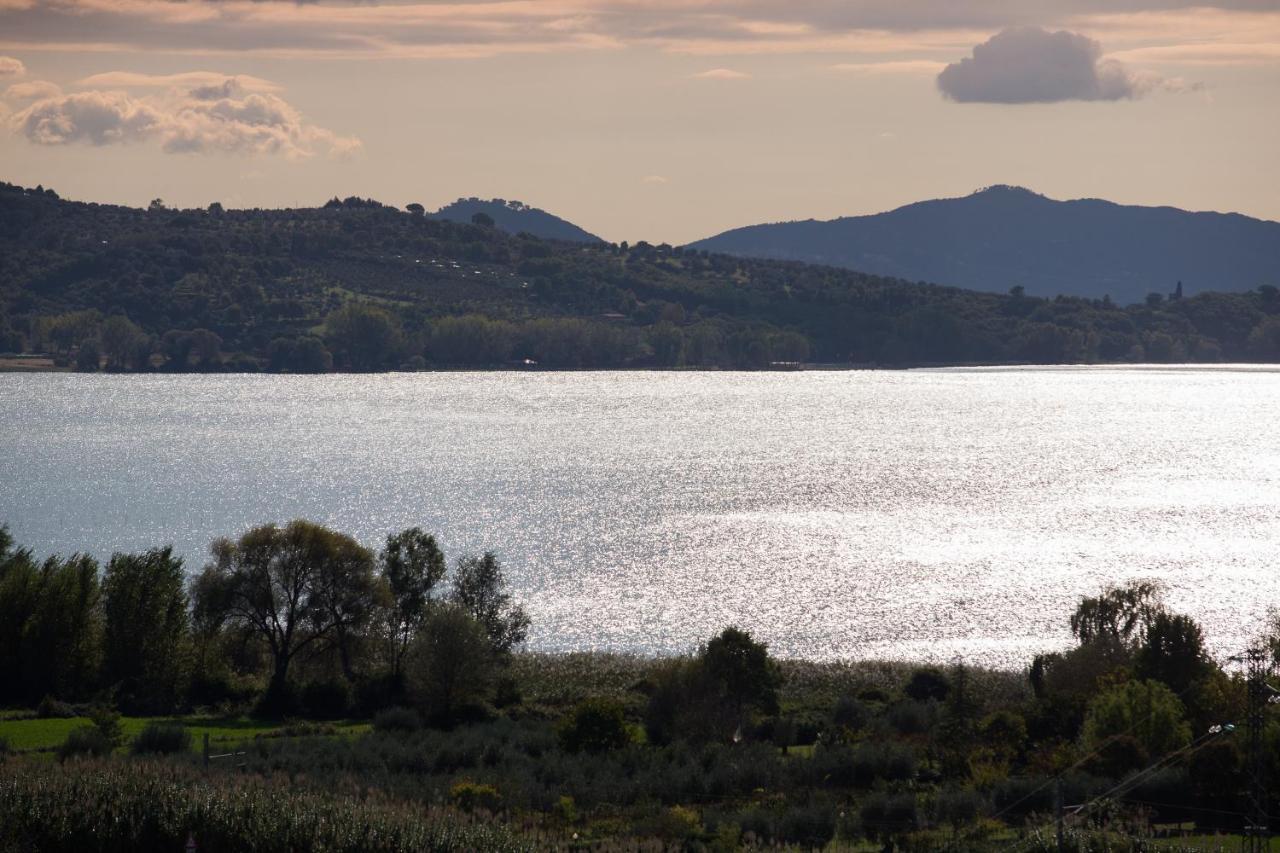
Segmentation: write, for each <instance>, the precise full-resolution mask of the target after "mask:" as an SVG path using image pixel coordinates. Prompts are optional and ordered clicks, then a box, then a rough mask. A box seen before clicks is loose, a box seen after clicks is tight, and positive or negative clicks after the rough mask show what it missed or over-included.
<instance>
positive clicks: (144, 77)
mask: <svg viewBox="0 0 1280 853" xmlns="http://www.w3.org/2000/svg"><path fill="white" fill-rule="evenodd" d="M76 85H78V86H85V87H88V88H90V89H190V90H192V91H193V92H194V91H200V90H212V89H217V90H218V91H223V90H228V93H229V94H230V93H233V91H234V92H280V91H283V89H284V87H283V86H280V85H279V84H278V83H272V82H271V81H270V80H264V79H262V78H261V77H252V76H250V75H248V74H220V73H218V72H216V71H187V72H184V73H182V74H138V73H136V72H133V71H107V72H104V73H102V74H94V75H91V76H89V77H85V78H84V79H83V80H80V81H78V82H77V83H76ZM229 87H230V89H229ZM232 90H233V91H232Z"/></svg>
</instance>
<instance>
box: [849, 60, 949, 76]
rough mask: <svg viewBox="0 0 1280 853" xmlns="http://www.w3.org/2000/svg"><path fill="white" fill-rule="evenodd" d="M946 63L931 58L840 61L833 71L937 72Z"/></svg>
mask: <svg viewBox="0 0 1280 853" xmlns="http://www.w3.org/2000/svg"><path fill="white" fill-rule="evenodd" d="M945 67H946V63H944V62H938V61H936V60H932V59H904V60H897V61H891V62H841V63H837V64H836V65H833V66H831V69H832V70H833V71H842V72H848V73H851V74H937V73H938V72H939V71H941V70H942V69H943V68H945Z"/></svg>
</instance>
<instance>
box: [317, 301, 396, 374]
mask: <svg viewBox="0 0 1280 853" xmlns="http://www.w3.org/2000/svg"><path fill="white" fill-rule="evenodd" d="M324 325H325V339H326V340H327V341H328V342H329V345H330V346H331V347H333V349H334V350H335V351H336V352H337V353H339V354H340V355H342V356H344V357H345V359H346V361H347V365H348V366H349V367H350V368H351V369H353V370H377V369H379V368H382V367H385V366H386V365H387V364H388V362H390V361H391V360H392V359H393V357H394V355H395V354H396V352H397V351H398V350H399V348H400V329H399V326H398V325H397V324H396V321H395V320H394V319H393V318H392V316H391V315H390V314H388V313H387V312H386V311H383V310H382V309H381V308H375V307H373V306H372V305H368V304H366V303H363V302H356V301H350V302H348V303H347V304H346V305H343V306H342V307H341V308H339V309H338V310H337V311H334V312H333V313H331V314H330V315H329V316H328V318H327V319H326V320H325V324H324Z"/></svg>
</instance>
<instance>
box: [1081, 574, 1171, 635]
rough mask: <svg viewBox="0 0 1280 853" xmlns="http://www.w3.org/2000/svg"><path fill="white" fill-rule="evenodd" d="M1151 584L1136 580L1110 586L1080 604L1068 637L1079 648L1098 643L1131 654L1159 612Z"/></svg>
mask: <svg viewBox="0 0 1280 853" xmlns="http://www.w3.org/2000/svg"><path fill="white" fill-rule="evenodd" d="M1160 595H1161V589H1160V585H1159V584H1158V583H1156V582H1155V581H1149V580H1136V581H1130V582H1129V583H1127V584H1125V585H1124V586H1112V587H1107V588H1106V589H1105V590H1103V592H1102V594H1101V595H1099V596H1096V597H1087V598H1084V599H1082V600H1081V602H1080V604H1079V605H1078V606H1077V607H1076V612H1075V613H1073V614H1072V616H1071V633H1072V634H1074V635H1075V637H1076V639H1077V640H1079V641H1080V643H1081V645H1087V644H1090V643H1101V644H1104V645H1109V646H1114V647H1116V648H1117V649H1121V650H1132V649H1133V648H1134V646H1135V645H1136V644H1137V642H1138V641H1139V640H1140V639H1141V638H1142V637H1143V636H1144V634H1145V632H1146V629H1147V626H1149V625H1150V624H1151V622H1152V620H1153V619H1154V618H1155V617H1156V615H1157V614H1159V613H1161V612H1162V611H1163V609H1164V608H1163V605H1162V604H1161V603H1160Z"/></svg>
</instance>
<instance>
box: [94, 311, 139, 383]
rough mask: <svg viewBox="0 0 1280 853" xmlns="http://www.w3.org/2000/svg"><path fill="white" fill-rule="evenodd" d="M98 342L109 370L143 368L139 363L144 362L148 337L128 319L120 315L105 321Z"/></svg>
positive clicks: (100, 329) (99, 332)
mask: <svg viewBox="0 0 1280 853" xmlns="http://www.w3.org/2000/svg"><path fill="white" fill-rule="evenodd" d="M98 340H99V344H100V346H101V348H102V353H103V355H105V356H106V357H107V369H108V370H124V369H125V368H127V367H130V366H141V365H140V364H139V362H140V361H143V360H144V359H143V358H142V357H141V351H142V349H143V348H144V347H145V345H146V340H147V336H146V335H145V334H144V333H143V331H142V329H140V328H138V327H137V326H136V325H134V324H133V322H132V321H131V320H130V319H129V318H128V317H125V316H123V315H119V314H118V315H115V316H113V317H108V318H107V319H105V320H103V321H102V326H101V327H100V328H99V330H98Z"/></svg>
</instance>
